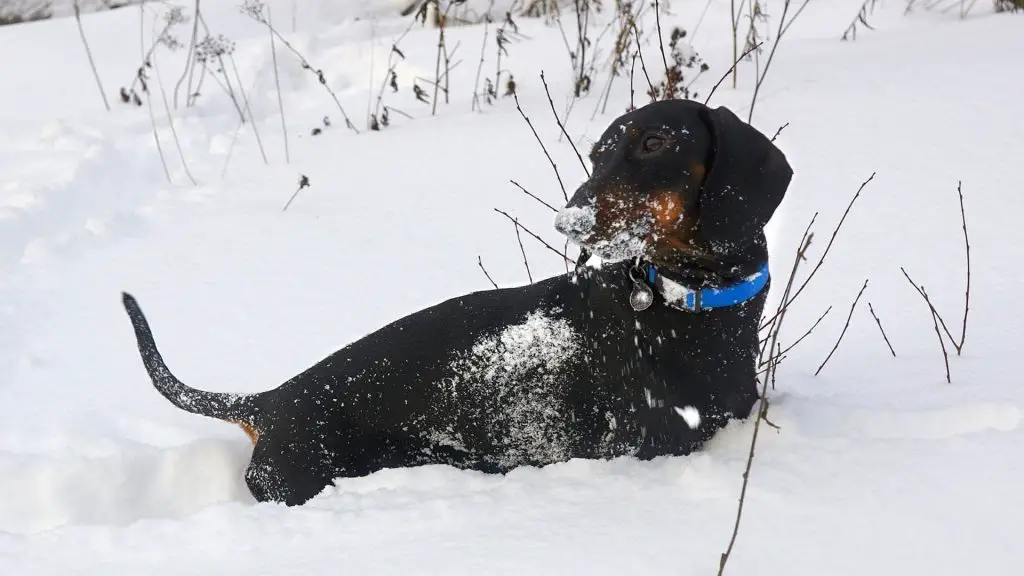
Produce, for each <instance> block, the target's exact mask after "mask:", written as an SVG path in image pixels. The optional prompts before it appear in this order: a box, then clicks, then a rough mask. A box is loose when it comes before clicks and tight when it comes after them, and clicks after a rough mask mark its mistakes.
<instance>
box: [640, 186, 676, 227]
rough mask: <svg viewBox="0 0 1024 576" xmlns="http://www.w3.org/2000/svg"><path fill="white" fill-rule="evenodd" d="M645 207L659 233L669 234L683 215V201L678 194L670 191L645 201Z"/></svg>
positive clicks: (659, 193)
mask: <svg viewBox="0 0 1024 576" xmlns="http://www.w3.org/2000/svg"><path fill="white" fill-rule="evenodd" d="M647 206H648V207H649V209H650V211H651V214H653V215H654V222H655V223H656V226H657V227H658V228H659V229H660V230H659V231H661V232H665V233H667V232H670V231H671V230H672V228H674V227H675V225H676V224H678V223H679V220H680V219H681V217H682V215H683V200H682V198H680V197H679V193H678V192H673V191H671V190H666V191H664V192H658V193H657V194H654V195H652V196H651V198H650V200H648V201H647Z"/></svg>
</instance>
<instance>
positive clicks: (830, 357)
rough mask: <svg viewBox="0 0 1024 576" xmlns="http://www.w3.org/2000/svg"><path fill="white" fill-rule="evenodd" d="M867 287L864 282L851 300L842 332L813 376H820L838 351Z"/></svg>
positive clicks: (865, 281)
mask: <svg viewBox="0 0 1024 576" xmlns="http://www.w3.org/2000/svg"><path fill="white" fill-rule="evenodd" d="M867 287H868V281H867V280H864V285H863V286H861V287H860V292H857V297H856V298H854V299H853V305H852V306H850V313H849V314H848V315H847V316H846V324H844V325H843V331H842V332H840V333H839V339H838V340H836V343H835V346H832V351H831V352H829V353H828V356H826V357H825V360H823V361H822V363H821V366H818V369H817V370H815V371H814V375H815V376H817V375H818V374H821V371H822V369H823V368H825V364H828V361H829V360H830V359H832V355H833V354H835V353H836V350H838V349H839V343H840V342H842V341H843V336H845V335H846V329H847V328H849V327H850V319H851V318H853V311H854V310H856V309H857V302H860V297H861V295H862V294H864V290H866V289H867Z"/></svg>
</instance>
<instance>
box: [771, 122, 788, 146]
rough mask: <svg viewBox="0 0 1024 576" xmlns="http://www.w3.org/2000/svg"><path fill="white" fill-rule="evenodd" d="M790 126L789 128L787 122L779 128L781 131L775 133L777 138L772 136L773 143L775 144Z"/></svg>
mask: <svg viewBox="0 0 1024 576" xmlns="http://www.w3.org/2000/svg"><path fill="white" fill-rule="evenodd" d="M788 126H789V122H786V123H785V124H783V125H782V126H779V129H778V130H776V131H775V136H772V139H771V141H772V142H775V139H776V138H778V137H779V134H782V131H783V130H785V129H786V128H787V127H788Z"/></svg>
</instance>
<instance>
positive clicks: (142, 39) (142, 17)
mask: <svg viewBox="0 0 1024 576" xmlns="http://www.w3.org/2000/svg"><path fill="white" fill-rule="evenodd" d="M139 49H140V50H141V51H142V54H143V56H142V59H143V61H146V59H147V58H148V55H147V54H146V0H142V1H141V2H139ZM144 69H145V66H140V67H139V71H138V74H137V76H136V78H138V77H139V76H141V75H142V73H143V70H144ZM146 104H147V107H148V109H149V121H150V124H151V125H152V127H153V140H155V141H156V151H157V153H158V154H159V155H160V164H161V165H162V166H163V168H164V175H165V176H167V183H168V184H171V185H173V184H174V181H173V180H172V179H171V171H170V170H169V169H168V168H167V157H166V156H164V147H163V146H162V145H161V144H160V134H159V133H158V132H157V129H156V115H155V114H154V113H153V99H152V98H146Z"/></svg>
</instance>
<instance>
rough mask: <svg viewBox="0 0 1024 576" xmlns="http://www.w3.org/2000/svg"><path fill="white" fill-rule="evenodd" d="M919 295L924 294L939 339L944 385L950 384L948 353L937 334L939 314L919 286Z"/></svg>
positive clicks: (951, 381) (940, 335)
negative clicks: (943, 365)
mask: <svg viewBox="0 0 1024 576" xmlns="http://www.w3.org/2000/svg"><path fill="white" fill-rule="evenodd" d="M921 293H922V294H924V301H925V303H927V304H928V309H929V310H930V311H931V313H932V326H934V327H935V336H936V337H937V338H938V339H939V346H940V347H942V362H943V364H945V366H946V384H952V383H953V379H952V377H951V376H950V375H949V352H947V351H946V342H945V341H944V340H943V339H942V334H941V333H940V332H939V323H938V321H937V320H938V317H939V313H938V312H936V311H935V306H932V301H931V299H930V298H928V292H926V291H925V289H924V286H921Z"/></svg>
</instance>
